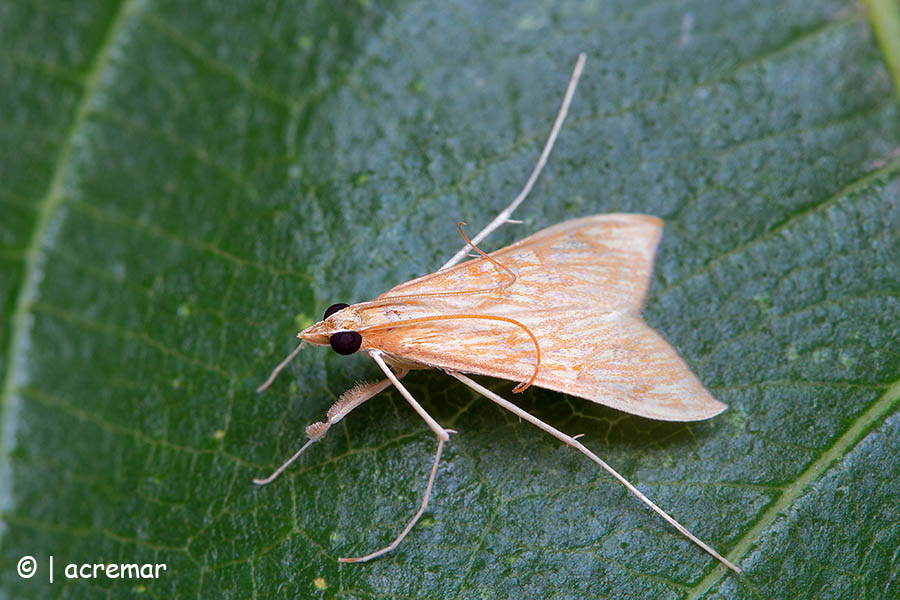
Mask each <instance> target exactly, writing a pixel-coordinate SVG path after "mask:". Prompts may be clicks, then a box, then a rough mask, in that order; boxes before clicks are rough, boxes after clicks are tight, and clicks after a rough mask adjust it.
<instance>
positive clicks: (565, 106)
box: [438, 52, 585, 271]
mask: <svg viewBox="0 0 900 600" xmlns="http://www.w3.org/2000/svg"><path fill="white" fill-rule="evenodd" d="M584 59H585V55H584V52H582V53H581V54H579V55H578V60H577V61H576V62H575V69H574V70H573V71H572V77H571V78H569V86H568V87H567V88H566V95H565V97H564V98H563V101H562V105H561V106H560V107H559V113H558V114H557V115H556V121H555V122H554V123H553V129H551V131H550V136H549V137H548V138H547V142H546V143H545V144H544V150H543V151H542V152H541V156H540V158H538V161H537V164H536V165H535V166H534V170H533V171H532V172H531V176H529V177H528V181H527V182H525V187H524V188H522V191H521V192H519V195H518V196H516V198H515V200H513V201H512V203H511V204H510V205H509V206H507V207H506V208H504V209H503V210H502V211H501V212H500V214H499V215H497V216H496V217H495V218H494V220H493V221H491V222H490V223H488V225H487V227H485V228H484V229H482V230H481V231H479V232H478V235H476V236H475V237H473V238H472V244H466V245H465V246H463V248H462V250H460V251H459V252H457V253H456V254H454V255H453V258H451V259H450V260H448V261H447V262H446V263H444V264H443V265H442V266H441V268H440V269H438V271H442V270H444V269H446V268H447V267H452V266H453V265H455V264H456V263H458V262H459V261H461V260H462V259H464V258H465V257H466V255H467V254H468V253H469V251H470V250H472V247H473V245H476V246H477V245H478V242H480V241H481V240H483V239H484V238H486V237H487V236H489V235H490V234H491V233H492V232H493V231H494V230H495V229H497V228H498V227H500V226H501V225H503V224H504V223H514V222H515V221H513V220H512V219H510V218H509V217H510V216H511V215H512V213H513V211H514V210H516V208H518V206H519V205H520V204H522V201H523V200H525V197H526V196H528V193H529V192H530V191H531V188H532V187H534V182H535V181H537V178H538V176H539V175H540V174H541V171H542V170H543V169H544V165H545V164H547V158H548V157H549V156H550V151H551V150H553V144H554V143H556V137H557V136H558V135H559V130H560V129H561V128H562V124H563V121H565V120H566V114H567V113H568V112H569V105H570V104H571V103H572V96H573V95H574V94H575V88H576V87H577V86H578V79H579V78H580V77H581V71H582V69H584Z"/></svg>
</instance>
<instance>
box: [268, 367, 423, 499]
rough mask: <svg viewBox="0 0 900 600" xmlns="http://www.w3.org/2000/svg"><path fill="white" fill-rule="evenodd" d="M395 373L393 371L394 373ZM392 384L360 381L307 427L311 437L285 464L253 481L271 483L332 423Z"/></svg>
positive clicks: (386, 380) (402, 373)
mask: <svg viewBox="0 0 900 600" xmlns="http://www.w3.org/2000/svg"><path fill="white" fill-rule="evenodd" d="M407 373H408V370H406V369H398V371H397V374H396V375H395V377H396V378H397V379H398V380H399V379H400V378H401V377H403V376H404V375H406V374H407ZM392 375H393V373H392ZM390 385H391V380H390V379H382V380H381V381H375V382H369V383H358V384H356V385H355V386H353V387H352V388H350V389H349V390H347V391H346V392H344V393H343V394H341V397H340V398H338V401H337V402H335V403H334V404H332V405H331V408H329V409H328V413H327V414H326V417H327V419H326V420H325V421H324V422H323V421H319V422H318V423H313V424H312V425H310V426H309V427H307V428H306V435H308V436H309V439H308V440H307V441H306V443H305V444H303V447H302V448H300V449H299V450H297V452H296V453H295V454H294V455H293V456H292V457H290V458H289V459H287V460H286V461H285V462H284V464H282V465H281V466H280V467H278V468H277V469H275V472H274V473H272V474H271V475H269V476H268V477H266V478H265V479H254V480H253V483H255V484H257V485H265V484H267V483H270V482H271V481H272V480H274V479H275V478H276V477H278V476H279V475H281V473H282V471H284V470H285V469H287V468H288V467H289V466H290V464H291V463H292V462H294V461H295V460H297V458H298V457H299V456H300V455H301V454H303V451H304V450H306V449H307V448H309V446H310V445H311V444H312V443H313V442H318V441H319V440H321V439H322V438H323V437H325V434H326V433H327V432H328V430H329V429H330V428H331V426H332V425H334V424H335V423H337V422H338V421H340V420H341V419H343V418H344V417H345V416H346V415H347V414H348V413H349V412H350V411H352V410H353V409H354V408H356V407H357V406H359V405H360V404H362V403H363V402H365V401H366V400H368V399H369V398H371V397H372V396H374V395H376V394H378V393H379V392H381V391H383V390H384V389H386V388H387V387H389V386H390Z"/></svg>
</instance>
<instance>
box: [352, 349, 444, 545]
mask: <svg viewBox="0 0 900 600" xmlns="http://www.w3.org/2000/svg"><path fill="white" fill-rule="evenodd" d="M369 355H370V356H371V357H372V359H373V360H374V361H375V362H376V363H378V366H379V367H380V368H381V370H382V371H384V374H385V375H387V376H388V379H390V381H391V383H393V384H394V387H396V388H397V390H398V391H399V392H400V393H401V394H402V395H403V397H404V398H406V400H407V402H409V403H410V404H411V405H412V407H413V408H414V409H415V411H416V412H417V413H419V416H421V417H422V418H423V419H424V420H425V422H426V423H428V426H429V427H430V428H431V430H432V431H434V434H435V435H436V436H437V439H438V445H437V451H436V452H435V453H434V462H433V464H432V465H431V473H429V475H428V483H427V484H426V485H425V494H424V495H423V496H422V504H421V506H419V510H418V511H416V514H415V515H413V518H412V519H410V521H409V523H407V524H406V527H404V528H403V531H401V532H400V535H398V536H397V537H396V539H394V541H393V542H391V543H390V544H388V545H387V546H385V547H384V548H381V549H380V550H376V551H375V552H371V553H369V554H366V555H365V556H360V557H358V558H339V559H338V560H339V561H340V562H345V563H351V562H364V561H367V560H371V559H373V558H375V557H378V556H381V555H382V554H384V553H386V552H390V551H391V550H393V549H394V548H396V547H397V545H398V544H399V543H400V542H402V541H403V538H405V537H406V534H407V533H409V532H410V530H411V529H412V528H413V526H414V525H415V524H416V522H417V521H418V520H419V519H420V518H421V516H422V515H423V514H425V509H426V508H427V507H428V500H429V498H430V497H431V488H432V487H434V478H435V476H436V475H437V468H438V463H439V462H440V460H441V452H443V450H444V442H446V441H447V440H449V439H450V436H449V435H448V432H452V430H450V429H444V428H443V427H441V426H440V425H438V422H437V421H435V420H434V419H433V418H432V417H431V415H429V414H428V413H427V412H425V409H424V408H422V406H421V405H420V404H419V403H418V402H416V399H415V398H413V397H412V394H410V393H409V390H407V389H406V388H405V387H404V386H403V384H402V383H400V379H399V378H398V377H396V376H395V375H394V373H393V372H391V369H390V367H388V366H387V364H386V363H385V362H384V359H382V358H381V352H379V351H378V350H370V351H369Z"/></svg>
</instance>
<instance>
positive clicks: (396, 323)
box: [359, 314, 541, 394]
mask: <svg viewBox="0 0 900 600" xmlns="http://www.w3.org/2000/svg"><path fill="white" fill-rule="evenodd" d="M454 319H484V320H486V321H501V322H503V323H510V324H511V325H515V326H516V327H518V328H520V329H521V330H522V331H524V332H525V333H526V334H528V337H530V338H531V341H532V343H534V352H535V364H534V373H532V374H531V378H530V379H529V380H528V381H523V382H521V383H519V384H518V385H517V386H516V387H514V388H513V389H512V391H513V393H514V394H518V393H519V392H524V391H525V390H527V389H528V387H529V386H530V385H531V384H532V383H534V380H535V379H537V376H538V373H539V372H540V370H541V345H540V344H539V343H538V340H537V338H536V337H535V336H534V333H532V331H531V330H530V329H529V328H528V326H526V325H525V324H523V323H521V322H519V321H516V320H515V319H510V318H508V317H500V316H497V315H468V314H466V315H431V316H429V317H415V318H412V319H404V320H402V321H391V322H389V323H381V324H379V325H372V326H370V327H365V328H363V329H360V330H359V331H360V332H361V333H366V332H372V331H380V330H382V329H393V328H394V327H402V326H404V325H415V324H416V323H427V322H428V321H452V320H454Z"/></svg>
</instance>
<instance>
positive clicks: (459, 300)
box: [254, 56, 741, 573]
mask: <svg viewBox="0 0 900 600" xmlns="http://www.w3.org/2000/svg"><path fill="white" fill-rule="evenodd" d="M583 60H584V59H583V56H582V57H580V59H579V63H578V65H577V66H576V74H575V75H573V79H572V81H570V85H569V90H568V92H567V95H566V100H565V101H564V103H563V108H562V109H561V111H560V116H559V117H558V118H557V122H556V124H555V126H554V131H553V132H552V133H551V137H550V139H549V140H548V144H547V146H546V147H545V149H544V154H542V157H541V161H539V162H538V166H537V167H536V168H535V171H534V172H533V173H532V178H530V179H529V184H526V187H525V189H524V190H523V192H522V193H521V194H520V195H519V197H517V199H516V201H514V202H513V204H512V205H510V207H509V208H507V210H506V211H504V213H505V214H504V213H501V215H500V217H498V219H495V221H494V223H492V224H491V225H489V226H488V227H487V228H485V230H483V231H482V232H481V233H480V234H479V236H476V238H475V239H473V241H471V242H470V241H469V239H468V238H467V237H466V235H465V233H464V231H463V229H462V225H463V223H460V224H459V225H458V227H459V231H460V234H461V235H462V236H463V238H464V239H466V242H467V245H466V246H465V247H464V248H463V250H461V251H460V253H458V254H457V256H455V257H454V258H453V259H451V260H450V261H448V263H447V264H445V265H444V267H442V268H441V269H440V270H438V271H436V272H434V273H431V274H430V275H425V276H423V277H419V278H418V279H414V280H412V281H409V282H407V283H403V284H400V285H398V286H396V287H394V288H392V289H390V290H388V291H387V292H385V293H383V294H381V295H380V296H378V297H376V298H374V299H373V300H370V301H367V302H360V303H358V304H354V305H352V306H350V305H347V304H335V305H333V306H331V307H329V308H328V309H327V310H326V311H325V314H324V317H323V319H322V320H321V321H319V322H318V323H316V324H314V325H312V326H310V327H308V328H306V329H304V330H303V331H301V332H300V333H299V334H298V337H299V338H300V339H301V340H302V341H301V343H300V345H299V346H297V348H296V349H295V350H294V351H293V352H292V353H291V354H290V355H289V356H288V357H287V358H286V359H285V360H284V361H282V363H281V364H279V365H278V367H276V368H275V370H274V371H273V373H272V375H271V376H270V377H269V379H268V380H267V381H266V382H265V383H264V384H263V385H261V386H260V387H259V390H258V391H262V390H263V389H265V388H266V387H267V386H268V385H269V384H270V383H271V382H272V381H273V379H274V378H275V376H276V375H277V374H278V372H279V371H280V370H281V369H283V368H284V366H285V365H286V364H287V363H288V362H289V361H290V360H291V359H293V358H294V357H295V356H296V355H297V353H298V352H299V351H300V350H301V349H302V348H303V347H304V346H305V345H306V344H313V345H318V346H331V348H332V349H333V350H334V351H335V352H337V353H338V354H344V355H348V354H353V353H356V352H359V351H362V352H366V353H367V354H368V355H369V356H370V357H371V358H372V359H373V360H374V361H375V363H376V364H377V365H378V366H379V368H380V369H381V370H382V371H383V372H384V374H385V379H383V380H381V381H378V382H373V383H363V384H359V385H357V386H355V387H353V388H351V389H350V390H348V391H347V392H345V393H344V394H343V395H341V396H340V398H339V399H338V400H337V402H335V403H334V405H333V406H332V407H331V408H330V409H329V410H328V413H327V417H326V420H325V421H322V422H318V423H313V424H312V425H310V426H309V427H308V428H307V430H306V433H307V436H308V437H309V440H308V441H307V442H306V444H304V445H303V446H302V447H301V448H300V450H299V451H298V452H297V453H296V454H294V456H292V457H291V458H290V459H288V460H287V461H286V462H285V463H284V464H283V465H281V467H279V468H278V469H277V470H276V471H275V472H274V473H272V475H271V476H269V477H267V478H265V479H255V480H254V482H255V483H257V484H266V483H269V482H270V481H272V480H273V479H275V477H277V476H278V475H279V474H280V473H281V472H283V471H284V469H285V468H287V466H288V465H290V464H291V463H292V462H293V461H294V460H296V459H297V457H299V456H300V454H301V453H302V452H303V451H304V450H306V448H308V447H309V446H310V445H311V444H312V443H314V442H316V441H318V440H320V439H322V437H323V436H324V435H325V434H326V433H327V431H328V430H329V429H330V428H331V427H332V426H333V425H334V424H335V423H337V422H339V421H340V420H341V419H342V418H344V417H345V416H346V415H347V414H348V413H350V412H351V411H352V410H353V409H355V408H356V407H358V406H360V405H361V404H362V403H364V402H365V401H367V400H369V399H370V398H372V397H373V396H375V395H376V394H378V393H379V392H381V391H383V390H385V389H386V388H388V387H389V386H391V385H393V386H394V387H395V388H396V389H397V390H398V391H399V392H400V394H401V395H402V396H403V397H404V398H405V399H406V400H407V401H408V402H409V404H410V405H411V406H412V407H413V409H414V410H415V411H416V412H417V413H418V414H419V415H420V416H421V417H422V419H424V420H425V422H426V423H427V424H428V426H429V428H430V429H431V430H432V431H433V432H434V434H435V436H436V437H437V450H436V452H435V456H434V460H433V463H432V467H431V471H430V473H429V476H428V481H427V484H426V487H425V493H424V495H423V498H422V502H421V505H420V506H419V509H418V511H417V512H416V513H415V515H414V516H413V517H412V519H411V520H410V521H409V523H408V524H407V525H406V527H405V528H404V529H403V531H402V532H401V533H400V535H398V536H397V537H396V538H395V539H394V541H393V542H391V543H390V544H389V545H387V546H385V547H384V548H381V549H379V550H376V551H374V552H372V553H370V554H367V555H365V556H361V557H357V558H341V559H339V560H340V561H342V562H360V561H366V560H370V559H372V558H375V557H377V556H380V555H382V554H384V553H386V552H389V551H390V550H393V549H394V548H395V547H396V546H397V545H399V543H400V542H401V541H402V540H403V538H404V537H405V536H406V535H407V533H409V531H410V530H411V529H412V527H413V526H414V525H415V523H416V522H417V521H418V520H419V518H420V517H421V516H422V514H423V513H424V512H425V509H426V507H427V505H428V501H429V497H430V494H431V490H432V488H433V485H434V481H435V476H436V474H437V468H438V464H439V461H440V458H441V453H442V451H443V447H444V444H445V443H446V442H447V441H448V440H449V434H450V433H455V432H454V431H452V430H448V429H445V428H444V427H442V426H441V425H440V424H439V423H438V422H437V421H435V419H434V418H432V417H431V416H430V415H429V414H428V413H427V412H426V411H425V409H424V408H423V407H422V406H421V405H420V404H419V403H418V402H417V401H416V399H415V398H414V397H413V396H412V394H410V392H409V391H408V390H407V389H406V387H404V385H403V384H402V382H401V381H400V380H401V379H402V378H403V377H404V376H405V375H406V374H407V373H409V372H410V371H412V370H416V369H427V368H437V369H441V370H443V371H444V372H445V373H447V374H448V375H451V376H452V377H454V378H456V379H457V380H459V381H460V382H462V383H463V384H465V385H467V386H469V387H470V388H472V389H473V390H475V391H476V392H478V393H479V394H481V395H483V396H485V397H486V398H488V399H490V400H492V401H494V402H496V403H497V404H499V405H500V406H502V407H503V408H505V409H507V410H509V411H511V412H513V413H514V414H516V415H517V416H519V417H520V418H522V419H524V420H526V421H528V422H530V423H532V424H534V425H536V426H538V427H540V428H541V429H542V430H544V431H546V432H547V433H549V434H550V435H553V436H554V437H556V438H557V439H559V440H561V441H562V442H564V443H565V444H567V445H569V446H571V447H573V448H575V449H576V450H578V451H580V452H582V453H583V454H585V455H586V456H587V457H588V458H590V459H591V460H593V461H594V462H595V463H597V464H598V465H600V466H601V467H602V468H604V469H605V470H606V471H608V472H609V473H610V474H611V475H612V476H613V477H615V478H616V479H617V480H618V481H619V482H621V483H622V484H623V485H624V486H625V487H626V488H627V489H628V490H629V491H630V492H631V493H632V494H634V495H635V496H636V497H637V498H638V499H640V500H641V501H642V502H644V503H645V504H646V505H647V506H649V507H650V508H651V509H653V510H654V511H655V512H656V513H657V514H659V515H660V516H661V517H663V518H664V519H665V520H666V521H667V522H669V523H670V524H672V525H673V526H674V527H676V528H677V529H678V530H679V531H680V532H681V533H682V534H684V535H685V536H687V537H688V538H689V539H690V540H692V541H693V542H694V543H696V544H698V545H699V546H700V547H701V548H703V549H704V550H705V551H707V552H708V553H709V554H711V555H712V556H714V557H715V558H716V559H718V560H719V561H721V562H722V563H723V564H724V565H726V566H727V567H729V568H730V569H732V570H734V571H735V572H738V573H740V572H741V571H740V569H739V568H738V567H737V566H735V565H734V564H732V563H731V562H730V561H728V560H727V559H726V558H724V557H723V556H722V555H720V554H719V553H718V552H716V551H715V550H714V549H713V548H711V547H710V546H709V545H707V544H706V543H704V542H703V541H702V540H700V539H699V538H697V537H696V536H694V535H693V534H692V533H690V532H689V531H688V530H687V529H686V528H685V527H683V526H682V525H681V524H679V523H678V522H677V521H675V519H673V518H672V517H671V516H669V515H668V514H667V513H666V512H665V511H663V510H662V509H660V508H659V507H658V506H656V504H654V503H653V502H652V501H651V500H650V499H649V498H647V497H646V496H645V495H644V494H643V493H641V492H640V491H639V490H638V489H637V488H636V487H635V486H633V485H632V484H631V483H630V482H628V481H627V480H626V479H625V478H624V477H622V475H620V474H619V473H618V472H616V471H615V470H614V469H613V468H612V467H610V466H609V465H608V464H606V463H605V462H604V461H603V460H602V459H600V458H599V457H598V456H596V455H595V454H594V453H593V452H591V451H590V450H589V449H588V448H587V447H585V446H584V445H583V444H581V442H579V441H578V440H577V439H576V438H575V437H572V436H569V435H567V434H565V433H563V432H562V431H559V430H558V429H556V428H554V427H553V426H551V425H550V424H548V423H545V422H543V421H542V420H540V419H538V418H537V417H535V416H533V415H531V414H529V413H527V412H526V411H524V410H522V409H520V408H519V407H518V406H516V405H515V404H513V403H511V402H509V401H508V400H505V399H504V398H502V397H501V396H499V395H498V394H496V393H495V392H493V391H491V390H489V389H487V388H485V387H484V386H482V385H481V384H479V383H477V382H476V381H474V380H473V379H471V378H470V377H468V374H475V375H484V376H489V377H495V378H499V379H506V380H510V381H514V382H517V384H518V385H516V387H515V388H513V392H521V391H524V390H525V389H527V388H528V387H529V386H536V387H541V388H545V389H548V390H554V391H557V392H561V393H564V394H569V395H571V396H577V397H580V398H584V399H586V400H589V401H592V402H597V403H599V404H603V405H606V406H610V407H612V408H615V409H618V410H621V411H624V412H627V413H630V414H634V415H639V416H642V417H647V418H650V419H658V420H664V421H697V420H702V419H708V418H710V417H713V416H715V415H717V414H719V413H720V412H722V411H723V410H725V408H726V406H725V405H724V404H723V403H721V402H719V401H718V400H716V399H715V398H714V397H713V396H712V395H711V394H710V393H709V392H708V391H707V390H706V389H705V388H704V387H703V384H702V383H701V382H700V380H699V379H698V378H697V377H696V375H694V374H693V373H692V372H691V370H690V368H689V367H688V365H687V364H686V363H685V361H684V360H683V359H682V358H681V356H680V355H679V353H678V351H677V350H676V349H675V348H673V347H672V346H671V345H670V344H669V343H668V342H667V341H666V340H665V339H664V338H663V337H662V335H660V334H659V333H658V332H657V331H656V330H654V329H653V328H651V327H650V326H649V325H647V324H646V323H645V322H644V320H643V319H642V318H641V315H640V313H641V309H642V308H643V306H644V303H645V301H646V298H647V294H648V290H649V287H650V282H651V274H652V270H653V262H654V256H655V253H656V248H657V246H658V244H659V240H660V237H661V235H662V227H663V223H662V221H661V220H660V219H658V218H656V217H653V216H649V215H642V214H605V215H595V216H591V217H584V218H580V219H574V220H570V221H566V222H563V223H560V224H557V225H554V226H552V227H548V228H547V229H544V230H541V231H539V232H537V233H535V234H533V235H531V236H528V237H526V238H525V239H523V240H521V241H519V242H516V243H514V244H512V245H511V246H508V247H506V248H503V249H500V250H497V251H495V252H492V253H490V254H486V253H484V252H482V251H481V249H479V248H478V246H477V245H476V244H477V240H478V237H482V238H483V237H484V236H485V235H486V233H485V232H487V233H490V231H491V229H490V228H491V226H493V225H496V224H497V223H500V224H502V223H503V222H510V219H509V214H510V213H511V212H512V209H514V208H515V206H516V205H517V202H521V199H522V198H524V195H526V194H527V193H528V190H529V189H530V185H531V184H532V183H533V180H534V178H536V176H537V173H539V171H540V168H541V167H542V161H544V160H546V155H547V153H549V149H550V148H551V147H552V141H553V139H555V134H556V132H558V128H559V125H560V124H561V122H562V119H561V117H564V116H565V110H566V109H567V106H568V101H569V100H570V99H571V92H572V91H573V89H574V83H575V82H576V81H577V74H579V73H580V66H581V65H582V64H583ZM470 248H471V249H474V250H475V251H476V252H477V253H478V255H477V256H476V257H475V258H472V259H471V260H468V261H466V262H461V263H460V262H459V260H460V259H461V258H462V257H464V256H466V255H467V253H468V251H469V249H470Z"/></svg>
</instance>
